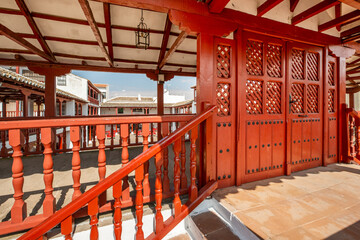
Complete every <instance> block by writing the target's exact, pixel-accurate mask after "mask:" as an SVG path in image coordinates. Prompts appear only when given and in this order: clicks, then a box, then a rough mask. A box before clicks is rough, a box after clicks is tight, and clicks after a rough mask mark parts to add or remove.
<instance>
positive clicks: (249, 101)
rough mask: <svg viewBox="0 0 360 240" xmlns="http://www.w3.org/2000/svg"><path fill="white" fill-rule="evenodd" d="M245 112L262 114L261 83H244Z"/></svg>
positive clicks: (250, 81) (248, 81)
mask: <svg viewBox="0 0 360 240" xmlns="http://www.w3.org/2000/svg"><path fill="white" fill-rule="evenodd" d="M246 111H247V112H248V113H249V114H261V113H263V82H262V81H253V80H247V81H246Z"/></svg>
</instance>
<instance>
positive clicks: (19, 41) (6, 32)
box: [0, 23, 53, 62]
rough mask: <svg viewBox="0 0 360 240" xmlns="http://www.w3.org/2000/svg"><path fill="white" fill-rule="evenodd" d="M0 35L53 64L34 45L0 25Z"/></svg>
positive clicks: (51, 60)
mask: <svg viewBox="0 0 360 240" xmlns="http://www.w3.org/2000/svg"><path fill="white" fill-rule="evenodd" d="M0 34H2V35H4V36H6V37H7V38H9V39H11V40H12V41H14V42H16V43H17V44H19V45H21V46H22V47H24V48H26V49H28V50H29V51H31V52H33V53H35V54H37V55H39V56H40V57H42V58H44V59H46V60H48V61H50V62H53V58H52V57H51V56H49V55H47V54H46V53H45V52H43V51H41V50H40V49H38V48H37V47H35V46H34V45H32V44H31V43H30V42H28V41H26V40H25V39H24V38H22V37H20V36H19V34H17V33H15V32H13V31H11V30H10V29H8V28H7V27H5V26H4V25H2V24H1V23H0Z"/></svg>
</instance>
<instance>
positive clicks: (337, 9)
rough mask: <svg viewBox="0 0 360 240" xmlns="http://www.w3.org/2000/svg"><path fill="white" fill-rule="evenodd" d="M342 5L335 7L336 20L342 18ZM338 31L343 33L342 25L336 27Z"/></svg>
mask: <svg viewBox="0 0 360 240" xmlns="http://www.w3.org/2000/svg"><path fill="white" fill-rule="evenodd" d="M341 9H342V7H341V3H340V4H338V5H335V19H336V18H339V17H341ZM336 30H338V31H341V25H337V26H336Z"/></svg>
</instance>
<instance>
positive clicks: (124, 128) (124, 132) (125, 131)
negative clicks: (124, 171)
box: [120, 124, 131, 204]
mask: <svg viewBox="0 0 360 240" xmlns="http://www.w3.org/2000/svg"><path fill="white" fill-rule="evenodd" d="M120 128H121V139H122V152H121V164H122V166H126V164H127V163H128V162H129V151H128V145H129V144H128V137H129V125H128V124H121V125H120ZM128 202H131V198H130V188H129V182H128V177H125V178H124V179H123V189H122V204H125V203H128Z"/></svg>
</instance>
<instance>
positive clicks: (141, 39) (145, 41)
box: [135, 9, 150, 49]
mask: <svg viewBox="0 0 360 240" xmlns="http://www.w3.org/2000/svg"><path fill="white" fill-rule="evenodd" d="M135 45H136V47H137V48H143V49H148V47H149V45H150V29H149V28H147V25H146V23H144V17H143V10H142V9H141V18H140V23H139V25H138V26H137V31H135Z"/></svg>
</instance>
